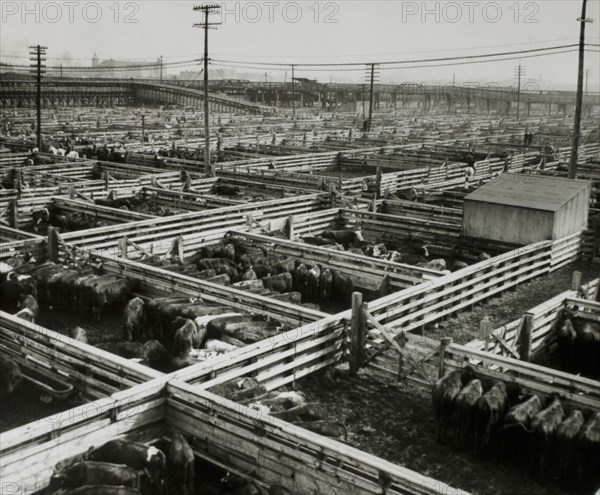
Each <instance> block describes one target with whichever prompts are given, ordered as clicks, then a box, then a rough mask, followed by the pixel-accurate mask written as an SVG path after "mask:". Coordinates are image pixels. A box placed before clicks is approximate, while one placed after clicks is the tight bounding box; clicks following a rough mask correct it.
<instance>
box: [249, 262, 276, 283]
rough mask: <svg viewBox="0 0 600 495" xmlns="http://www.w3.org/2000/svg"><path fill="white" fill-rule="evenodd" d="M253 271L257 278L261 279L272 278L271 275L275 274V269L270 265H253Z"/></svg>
mask: <svg viewBox="0 0 600 495" xmlns="http://www.w3.org/2000/svg"><path fill="white" fill-rule="evenodd" d="M252 270H253V271H254V273H255V274H256V278H261V279H262V278H264V277H270V276H271V275H273V272H274V270H273V267H272V266H271V265H269V264H268V263H265V264H262V263H255V264H254V265H252Z"/></svg>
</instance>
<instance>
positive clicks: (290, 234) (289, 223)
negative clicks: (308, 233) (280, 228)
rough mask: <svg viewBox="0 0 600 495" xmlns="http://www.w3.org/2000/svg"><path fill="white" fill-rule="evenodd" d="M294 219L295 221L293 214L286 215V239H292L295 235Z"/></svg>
mask: <svg viewBox="0 0 600 495" xmlns="http://www.w3.org/2000/svg"><path fill="white" fill-rule="evenodd" d="M295 221H296V218H295V217H294V215H290V216H289V217H288V221H287V228H288V232H287V235H288V239H289V240H290V241H293V240H294V235H295V233H294V223H295Z"/></svg>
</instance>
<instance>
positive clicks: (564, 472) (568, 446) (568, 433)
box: [551, 409, 584, 486]
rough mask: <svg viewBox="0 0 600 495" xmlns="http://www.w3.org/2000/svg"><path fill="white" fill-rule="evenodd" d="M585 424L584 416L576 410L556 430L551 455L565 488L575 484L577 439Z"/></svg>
mask: <svg viewBox="0 0 600 495" xmlns="http://www.w3.org/2000/svg"><path fill="white" fill-rule="evenodd" d="M583 423H584V419H583V414H582V413H581V411H578V410H577V409H575V410H573V411H571V413H570V414H569V415H568V416H567V417H566V419H564V420H563V422H562V423H561V424H560V425H558V427H557V428H556V433H555V435H554V448H553V449H552V451H551V455H552V457H553V464H554V466H555V468H556V473H557V475H558V479H559V481H560V482H561V483H562V484H563V485H564V486H571V485H572V484H573V483H575V473H576V455H575V454H576V453H575V439H576V438H577V435H578V434H579V431H580V430H581V427H582V426H583Z"/></svg>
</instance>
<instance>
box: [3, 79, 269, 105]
mask: <svg viewBox="0 0 600 495" xmlns="http://www.w3.org/2000/svg"><path fill="white" fill-rule="evenodd" d="M35 99H36V83H35V81H33V80H0V106H1V107H2V108H11V107H35ZM208 101H209V107H210V110H211V111H214V112H235V113H251V114H261V113H264V112H268V111H269V110H271V109H269V108H268V107H266V106H265V105H261V104H258V103H251V102H245V101H238V100H236V99H234V98H232V97H230V96H227V95H216V94H209V97H208ZM142 102H157V103H166V104H177V105H184V106H190V107H198V108H202V107H203V106H204V91H202V90H201V89H199V88H196V87H187V86H185V85H175V84H167V83H163V82H160V81H148V80H134V79H50V78H49V79H45V80H44V81H43V84H42V106H43V107H53V106H115V105H127V104H129V105H132V104H137V103H142Z"/></svg>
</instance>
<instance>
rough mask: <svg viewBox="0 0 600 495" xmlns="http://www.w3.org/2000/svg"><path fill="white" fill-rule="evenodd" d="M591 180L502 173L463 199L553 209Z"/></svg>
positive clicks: (585, 186)
mask: <svg viewBox="0 0 600 495" xmlns="http://www.w3.org/2000/svg"><path fill="white" fill-rule="evenodd" d="M590 185H591V182H589V181H586V180H573V179H563V178H560V177H541V176H539V175H529V174H510V173H505V174H502V175H500V176H499V177H497V178H496V179H494V180H492V181H490V182H488V183H487V184H484V185H483V186H481V187H480V188H478V189H477V190H475V191H473V192H472V193H471V194H469V195H467V196H466V197H465V201H475V202H479V203H494V204H499V205H508V206H519V207H521V208H529V209H533V210H545V211H556V210H558V209H559V208H560V207H561V206H563V205H564V204H565V203H567V202H569V201H570V200H571V199H572V198H574V197H575V196H577V195H578V194H579V193H581V192H582V191H585V190H586V188H588V187H590Z"/></svg>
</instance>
